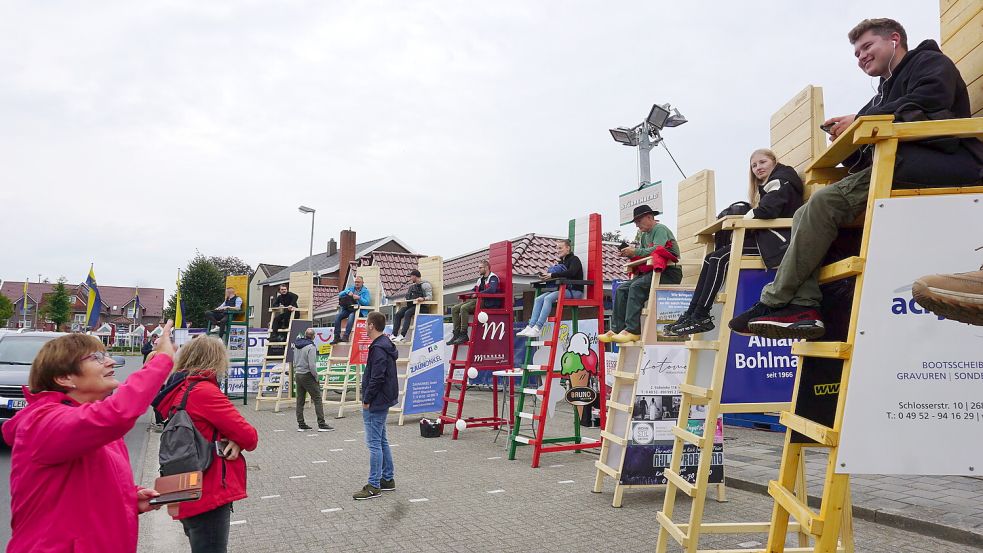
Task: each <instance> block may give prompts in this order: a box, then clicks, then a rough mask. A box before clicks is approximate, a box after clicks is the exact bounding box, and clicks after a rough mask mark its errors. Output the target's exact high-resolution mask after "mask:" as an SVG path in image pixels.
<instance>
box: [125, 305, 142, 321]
mask: <svg viewBox="0 0 983 553" xmlns="http://www.w3.org/2000/svg"><path fill="white" fill-rule="evenodd" d="M136 307H137V306H136V304H133V305H130V306H129V307H127V308H126V317H127V318H128V319H133V318H136V317H139V316H140V314H139V313H138V312H137V308H136ZM141 311H142V309H141Z"/></svg>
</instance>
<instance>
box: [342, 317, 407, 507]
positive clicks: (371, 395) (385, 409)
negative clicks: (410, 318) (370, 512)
mask: <svg viewBox="0 0 983 553" xmlns="http://www.w3.org/2000/svg"><path fill="white" fill-rule="evenodd" d="M385 328H386V317H385V315H383V314H382V313H379V312H378V311H373V312H371V313H369V316H368V317H367V318H366V324H365V329H366V331H367V332H368V334H369V339H370V340H372V345H370V346H369V359H368V362H367V363H366V364H365V370H364V371H363V372H362V421H363V422H364V424H365V445H366V446H368V448H369V482H368V484H366V485H365V486H363V487H362V489H361V490H359V491H357V492H355V493H354V494H353V495H352V498H353V499H356V500H360V499H372V498H374V497H379V496H380V495H381V494H382V492H384V491H387V492H388V491H392V490H395V489H396V481H395V480H394V476H393V474H394V469H393V456H392V453H391V452H390V451H389V440H388V439H386V416H387V415H388V414H389V408H390V407H392V406H393V405H396V403H397V402H398V400H399V381H398V380H397V378H396V358H397V357H398V356H399V354H398V353H396V346H394V345H393V343H392V340H390V339H389V338H387V337H386V335H385V334H384V333H383V331H384V330H385Z"/></svg>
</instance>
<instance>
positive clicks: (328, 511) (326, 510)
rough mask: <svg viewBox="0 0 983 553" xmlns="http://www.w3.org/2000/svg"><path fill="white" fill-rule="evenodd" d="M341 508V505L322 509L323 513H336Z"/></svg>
mask: <svg viewBox="0 0 983 553" xmlns="http://www.w3.org/2000/svg"><path fill="white" fill-rule="evenodd" d="M340 510H341V507H332V508H330V509H321V512H322V513H336V512H338V511H340Z"/></svg>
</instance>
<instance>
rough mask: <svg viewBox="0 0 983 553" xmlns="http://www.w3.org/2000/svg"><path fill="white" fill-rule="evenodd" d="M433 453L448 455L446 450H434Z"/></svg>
mask: <svg viewBox="0 0 983 553" xmlns="http://www.w3.org/2000/svg"><path fill="white" fill-rule="evenodd" d="M433 452H434V453H447V450H446V449H435V450H433Z"/></svg>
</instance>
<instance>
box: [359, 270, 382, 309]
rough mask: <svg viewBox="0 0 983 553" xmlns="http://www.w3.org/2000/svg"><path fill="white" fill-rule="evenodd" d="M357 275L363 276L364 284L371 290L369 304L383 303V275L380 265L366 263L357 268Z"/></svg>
mask: <svg viewBox="0 0 983 553" xmlns="http://www.w3.org/2000/svg"><path fill="white" fill-rule="evenodd" d="M355 275H356V276H360V277H362V286H365V287H366V288H368V290H369V305H374V306H376V307H378V306H379V305H382V276H381V275H380V274H379V267H376V266H374V265H365V266H362V267H357V268H356V269H355Z"/></svg>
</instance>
